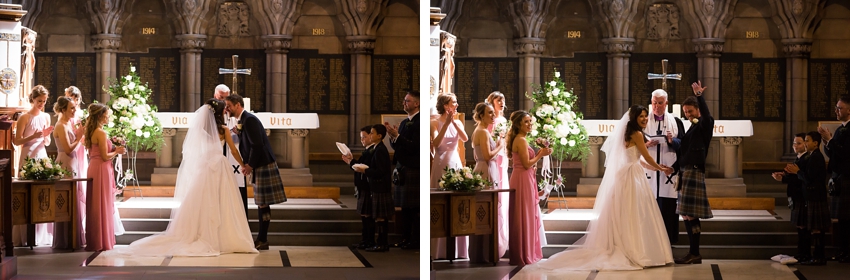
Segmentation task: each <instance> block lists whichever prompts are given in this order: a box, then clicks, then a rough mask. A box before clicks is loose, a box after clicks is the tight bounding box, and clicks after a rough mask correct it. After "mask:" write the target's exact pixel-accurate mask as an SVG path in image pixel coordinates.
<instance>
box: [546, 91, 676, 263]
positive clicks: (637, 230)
mask: <svg viewBox="0 0 850 280" xmlns="http://www.w3.org/2000/svg"><path fill="white" fill-rule="evenodd" d="M646 123H647V110H646V108H644V107H643V106H640V105H634V106H632V107H631V108H630V109H629V111H628V112H627V113H626V114H624V115H623V118H622V119H620V121H619V122H618V123H617V125H616V126H615V128H614V131H613V132H612V133H611V135H610V136H609V137H608V140H606V141H605V144H603V145H602V151H604V152H605V153H606V159H605V167H606V169H605V175H604V176H603V177H602V183H601V184H600V185H599V191H598V193H597V194H596V203H595V204H594V205H593V217H594V218H592V219H591V220H590V224H589V225H588V227H587V234H586V235H585V236H584V237H582V238H581V239H579V240H578V241H576V243H575V245H579V246H577V247H576V248H570V249H567V250H565V251H563V252H560V253H557V254H555V255H553V256H552V257H550V258H549V259H548V260H545V261H542V262H539V263H537V264H535V265H534V266H537V267H539V268H542V269H547V270H636V269H642V268H644V267H649V266H661V265H665V264H668V263H671V262H673V255H672V252H671V249H670V241H669V240H668V239H667V231H666V229H665V227H664V223H663V221H662V220H661V213H660V212H659V210H658V205H657V204H656V202H655V198H654V197H653V194H652V190H651V189H650V187H649V181H648V180H647V179H646V175H645V173H644V169H643V168H642V167H641V165H643V166H645V167H646V168H648V169H654V170H661V171H664V172H666V173H668V174H670V173H672V172H673V170H672V169H671V168H670V167H667V166H661V165H658V164H656V163H655V160H653V159H652V157H651V156H650V155H649V152H648V151H647V150H646V146H645V142H646V138H645V136H644V135H643V133H642V132H641V131H643V128H644V127H646ZM641 156H643V159H644V160H645V161H644V160H641V159H640V158H641Z"/></svg>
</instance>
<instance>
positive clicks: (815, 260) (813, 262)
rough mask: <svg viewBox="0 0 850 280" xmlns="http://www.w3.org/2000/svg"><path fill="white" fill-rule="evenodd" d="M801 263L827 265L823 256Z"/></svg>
mask: <svg viewBox="0 0 850 280" xmlns="http://www.w3.org/2000/svg"><path fill="white" fill-rule="evenodd" d="M799 264H801V265H826V259H823V258H813V259H811V260H809V261H805V262H800V263H799Z"/></svg>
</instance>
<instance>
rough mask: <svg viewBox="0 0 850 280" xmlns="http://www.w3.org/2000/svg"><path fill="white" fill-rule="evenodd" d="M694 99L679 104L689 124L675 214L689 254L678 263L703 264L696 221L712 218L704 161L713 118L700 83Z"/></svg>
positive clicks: (697, 222)
mask: <svg viewBox="0 0 850 280" xmlns="http://www.w3.org/2000/svg"><path fill="white" fill-rule="evenodd" d="M691 87H692V88H693V89H694V96H691V97H688V98H686V99H685V101H684V102H682V111H684V112H685V117H686V118H687V119H688V121H690V122H691V127H690V128H688V132H686V133H685V137H683V138H682V147H681V157H680V158H679V183H678V188H677V190H678V191H679V206H678V207H677V208H676V214H679V215H682V219H683V220H684V221H685V230H687V232H688V241H689V245H690V251H689V252H688V254H687V255H686V256H684V257H682V258H681V259H676V263H678V264H697V263H702V256H701V255H700V254H699V238H700V232H702V228H701V227H700V222H699V219H700V218H703V219H708V218H712V217H713V215H712V214H711V207H710V206H709V205H708V195H707V194H706V191H705V158H706V157H707V156H708V144H710V143H711V137H712V136H713V135H714V118H712V117H711V114H710V113H709V111H708V105H706V104H705V98H703V97H702V93H703V92H704V91H705V88H704V87H703V86H702V83H701V82H700V81H697V82H696V83H693V84H692V85H691Z"/></svg>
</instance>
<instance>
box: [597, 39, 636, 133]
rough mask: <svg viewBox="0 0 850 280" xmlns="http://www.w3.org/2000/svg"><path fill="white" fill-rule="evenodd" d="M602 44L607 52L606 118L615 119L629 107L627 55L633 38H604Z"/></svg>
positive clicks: (628, 55) (632, 46) (630, 49)
mask: <svg viewBox="0 0 850 280" xmlns="http://www.w3.org/2000/svg"><path fill="white" fill-rule="evenodd" d="M602 44H603V50H604V51H605V52H607V53H608V108H609V109H610V110H608V118H610V119H617V118H619V117H620V116H621V114H623V112H625V111H626V110H627V109H628V108H629V57H631V53H632V51H633V50H634V48H635V39H634V38H622V37H615V38H605V39H602Z"/></svg>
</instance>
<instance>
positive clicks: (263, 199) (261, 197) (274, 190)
mask: <svg viewBox="0 0 850 280" xmlns="http://www.w3.org/2000/svg"><path fill="white" fill-rule="evenodd" d="M282 202H286V193H285V192H284V191H283V181H282V180H281V178H280V170H278V169H277V163H275V162H272V163H270V164H268V165H266V166H263V167H259V168H254V204H257V205H272V204H278V203H282Z"/></svg>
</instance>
